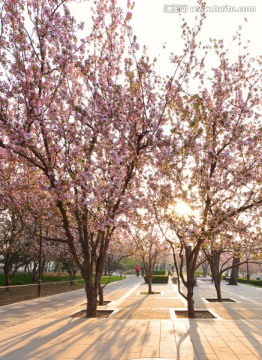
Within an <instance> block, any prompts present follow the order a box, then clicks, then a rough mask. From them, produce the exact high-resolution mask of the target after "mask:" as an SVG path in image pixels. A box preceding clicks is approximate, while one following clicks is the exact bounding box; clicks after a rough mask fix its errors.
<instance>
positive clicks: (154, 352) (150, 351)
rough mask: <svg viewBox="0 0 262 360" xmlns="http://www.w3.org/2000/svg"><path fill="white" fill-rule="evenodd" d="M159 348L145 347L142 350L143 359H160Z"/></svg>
mask: <svg viewBox="0 0 262 360" xmlns="http://www.w3.org/2000/svg"><path fill="white" fill-rule="evenodd" d="M159 352H160V349H159V346H151V345H149V346H148V345H144V346H143V347H142V350H141V357H142V358H143V357H144V358H150V357H159Z"/></svg>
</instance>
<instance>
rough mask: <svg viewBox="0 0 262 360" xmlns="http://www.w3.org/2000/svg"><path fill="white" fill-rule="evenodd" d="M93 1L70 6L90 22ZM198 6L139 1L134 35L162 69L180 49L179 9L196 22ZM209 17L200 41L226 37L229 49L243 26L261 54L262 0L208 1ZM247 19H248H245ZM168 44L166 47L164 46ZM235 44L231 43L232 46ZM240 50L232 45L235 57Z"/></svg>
mask: <svg viewBox="0 0 262 360" xmlns="http://www.w3.org/2000/svg"><path fill="white" fill-rule="evenodd" d="M93 3H94V2H93V0H75V1H72V3H71V5H70V8H71V11H72V13H73V15H74V16H75V17H76V18H77V19H78V20H80V21H84V22H85V23H86V28H87V29H88V28H89V26H90V23H91V21H90V20H91V11H90V7H91V6H92V5H93ZM118 4H119V6H120V7H123V8H124V7H125V4H126V0H118ZM195 6H197V2H196V0H194V1H191V0H185V1H184V0H182V1H181V0H137V1H135V8H134V10H133V18H132V26H133V29H134V34H136V35H137V37H138V42H139V44H140V45H141V47H142V46H143V45H146V46H147V47H148V53H149V54H150V55H151V56H152V57H157V58H158V59H159V66H160V70H161V69H162V70H163V71H166V72H168V66H169V60H168V59H169V54H170V53H171V52H174V53H176V52H177V50H178V51H179V50H181V47H182V40H181V37H180V34H181V29H180V26H181V20H180V17H179V14H178V13H177V12H176V11H177V10H178V8H179V9H181V10H182V12H181V13H182V15H183V17H184V18H185V20H186V21H187V22H188V23H189V24H191V25H193V24H194V22H195V16H196V14H197V13H196V12H194V11H193V10H194V9H195ZM205 12H206V15H207V18H206V20H205V23H204V27H203V29H202V31H201V34H200V36H199V40H201V41H202V42H203V43H207V42H208V40H209V38H210V37H212V38H220V39H223V40H224V43H225V45H226V48H227V47H229V46H230V45H231V44H232V38H233V35H234V33H235V32H236V31H237V29H238V27H239V26H240V25H242V28H243V30H242V34H243V40H244V41H247V40H250V41H251V43H250V44H249V50H250V53H251V54H252V55H253V56H257V55H261V50H262V41H261V34H262V1H261V0H225V1H224V0H207V1H206V11H205ZM244 19H246V20H247V21H245V20H244ZM163 44H165V49H163ZM231 46H232V45H231ZM240 51H241V50H240V49H239V48H232V57H236V56H238V54H239V52H240Z"/></svg>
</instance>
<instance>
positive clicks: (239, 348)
mask: <svg viewBox="0 0 262 360" xmlns="http://www.w3.org/2000/svg"><path fill="white" fill-rule="evenodd" d="M228 346H229V347H230V349H231V350H232V351H233V352H234V353H235V354H236V355H252V353H251V351H250V350H249V349H248V348H247V347H246V346H245V345H244V344H243V343H241V342H240V341H236V342H231V341H230V342H228Z"/></svg>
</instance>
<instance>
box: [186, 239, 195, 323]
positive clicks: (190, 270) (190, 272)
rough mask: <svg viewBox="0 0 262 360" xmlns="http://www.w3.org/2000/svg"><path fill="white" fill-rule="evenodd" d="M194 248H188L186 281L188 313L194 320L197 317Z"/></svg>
mask: <svg viewBox="0 0 262 360" xmlns="http://www.w3.org/2000/svg"><path fill="white" fill-rule="evenodd" d="M191 252H192V247H191V246H186V251H185V253H186V270H187V281H186V287H187V296H186V299H187V311H188V317H189V318H194V317H195V306H194V284H195V281H194V273H195V271H194V270H195V269H194V266H193V257H192V256H191Z"/></svg>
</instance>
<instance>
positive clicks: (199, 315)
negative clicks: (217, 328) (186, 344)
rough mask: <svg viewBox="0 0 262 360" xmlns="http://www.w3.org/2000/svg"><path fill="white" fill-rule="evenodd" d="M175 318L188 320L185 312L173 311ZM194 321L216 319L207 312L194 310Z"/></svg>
mask: <svg viewBox="0 0 262 360" xmlns="http://www.w3.org/2000/svg"><path fill="white" fill-rule="evenodd" d="M175 314H176V318H177V319H183V318H188V313H187V310H175ZM195 319H216V317H215V316H214V315H213V314H212V313H211V312H210V311H208V310H195Z"/></svg>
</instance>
